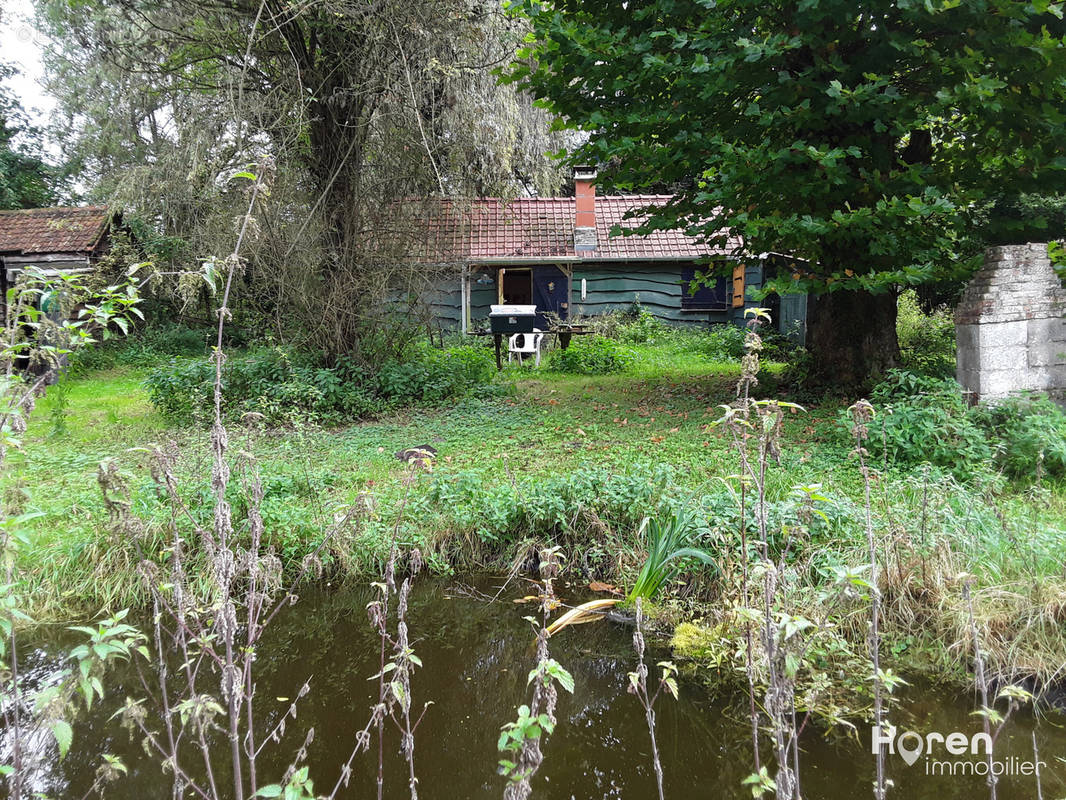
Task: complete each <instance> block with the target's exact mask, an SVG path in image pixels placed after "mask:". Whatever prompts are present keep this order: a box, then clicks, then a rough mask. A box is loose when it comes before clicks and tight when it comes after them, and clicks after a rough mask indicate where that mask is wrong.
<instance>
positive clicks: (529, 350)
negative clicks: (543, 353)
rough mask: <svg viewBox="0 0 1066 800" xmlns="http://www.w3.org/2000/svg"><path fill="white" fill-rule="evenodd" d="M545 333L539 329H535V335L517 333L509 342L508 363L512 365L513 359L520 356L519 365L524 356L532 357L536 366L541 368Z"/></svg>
mask: <svg viewBox="0 0 1066 800" xmlns="http://www.w3.org/2000/svg"><path fill="white" fill-rule="evenodd" d="M543 338H544V333H543V332H542V331H541V330H540V329H539V328H534V329H533V333H516V334H515V335H514V336H512V337H511V338H510V339H508V340H507V363H508V364H510V363H511V357H512V356H514V355H517V356H518V363H519V364H521V363H522V356H524V355H532V356H533V357H534V362H533V363H534V366H537V367H539V366H540V340H541V339H543Z"/></svg>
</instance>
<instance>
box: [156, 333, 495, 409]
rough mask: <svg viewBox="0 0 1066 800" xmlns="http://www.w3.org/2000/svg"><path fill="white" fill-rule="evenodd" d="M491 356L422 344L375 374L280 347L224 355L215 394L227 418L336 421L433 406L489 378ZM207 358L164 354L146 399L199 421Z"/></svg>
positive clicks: (206, 404)
mask: <svg viewBox="0 0 1066 800" xmlns="http://www.w3.org/2000/svg"><path fill="white" fill-rule="evenodd" d="M493 374H494V369H493V363H492V358H491V356H490V354H489V352H488V350H487V349H485V348H477V347H471V346H460V347H450V348H447V349H444V350H436V349H433V348H430V347H428V346H427V347H424V348H422V349H420V350H417V351H416V352H414V353H413V354H412V357H411V358H410V359H408V360H406V361H390V362H387V363H385V364H384V365H383V366H382V367H381V369H380V370H379V371H378V372H377V374H372V373H370V372H369V371H367V370H366V369H364V368H362V367H360V366H358V365H356V364H355V363H354V362H351V361H348V360H341V361H339V362H338V363H337V364H335V365H333V366H324V365H322V364H321V363H319V362H317V361H316V359H315V358H314V357H313V356H311V355H309V354H307V353H301V352H297V351H290V350H286V349H283V348H280V347H274V348H264V349H259V350H252V351H248V352H245V353H241V354H236V355H233V356H230V357H228V358H227V360H226V362H225V365H224V366H223V375H222V392H223V404H224V413H225V414H226V415H227V416H231V417H233V416H238V417H239V416H242V415H244V414H249V413H255V414H261V415H262V416H263V417H264V418H265V420H266V421H268V422H273V423H292V422H296V421H300V420H302V421H306V422H316V423H322V424H338V423H342V422H346V421H352V420H358V419H364V418H368V417H374V416H376V415H378V414H381V413H384V412H386V411H388V410H390V409H393V408H396V407H399V406H403V405H412V404H419V403H437V402H440V401H443V400H446V399H448V398H451V397H457V396H460V395H462V394H464V393H466V392H467V391H468V390H470V389H471V388H473V387H474V386H477V385H480V384H484V383H487V382H489V381H491V380H492V377H493ZM214 378H215V367H214V363H213V362H212V361H210V360H209V359H202V360H196V361H180V360H177V359H172V360H171V361H170V362H169V363H168V364H167V365H166V366H163V367H160V368H157V369H155V370H153V371H152V372H151V373H150V374H149V376H148V378H147V380H146V381H145V384H146V386H147V388H148V397H149V400H150V401H151V402H152V404H153V405H154V406H155V407H156V408H157V409H159V410H160V411H161V412H162V413H163V414H165V415H166V416H168V417H170V418H171V419H182V420H189V419H193V420H195V419H206V418H207V417H208V416H209V415H210V413H211V411H212V408H213V403H214V400H213V397H214Z"/></svg>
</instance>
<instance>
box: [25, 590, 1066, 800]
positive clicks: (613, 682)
mask: <svg viewBox="0 0 1066 800" xmlns="http://www.w3.org/2000/svg"><path fill="white" fill-rule="evenodd" d="M501 585H503V580H502V579H499V580H493V579H482V580H479V581H477V582H476V586H477V589H478V590H480V592H484V593H488V594H495V593H496V591H497V589H498V588H499V586H501ZM462 586H463V585H462V584H458V583H457V582H448V581H424V582H422V583H421V584H419V585H418V586H417V587H416V590H415V592H414V593H413V595H412V602H411V608H410V612H409V616H408V619H409V625H410V629H411V637H412V640H413V641H414V642H415V644H414V648H415V651H416V653H417V654H418V656H419V657H420V658H421V660H422V662H423V664H424V668H423V669H421V670H419V671H418V672H416V674H415V679H414V682H413V686H412V688H413V693H414V707H415V708H416V709H420V708H421V706H422V704H423V703H424V702H425V701H430V700H431V701H432V702H433V705H431V706H429V708H428V710H427V711H426V713H425V717H424V719H423V722H422V724H421V727H420V728H419V729H418V732H417V736H416V764H417V772H418V775H419V782H420V795H421V796H422V797H423V798H427V800H432V799H433V798H441V800H457V799H462V798H471V799H473V798H479V799H480V798H498V797H500V796H501V794H502V789H503V783H504V781H503V779H502V778H501V777H500V776H498V775H497V774H496V769H495V765H496V762H497V759H498V757H499V754H498V753H497V751H496V740H497V737H498V735H499V729H500V726H501V725H503V724H504V723H506V722H508V721H509V720H513V719H514V718H515V715H516V707H517V706H518V705H519V704H521V703H525V702H528V697H529V695H528V691H527V686H526V680H527V676H528V674H529V670H530V669H531V667H532V662H533V655H534V652H533V634H532V630H531V627H530V624H529V623H528V622H526V621H524V620H523V616H524V615H526V614H528V613H530V607H529V606H522V605H516V604H515V603H514V602H513V600H514V599H515V598H517V597H520V596H521V595H523V594H526V593H529V592H530V591H533V590H532V589H531V587H530V586H529V585H528V584H525V583H523V582H521V581H512V582H511V583H510V584H509V585H508V586H507V587H506V589H505V590H504V591H503V592H502V593H501V594H500V598H499V600H498V601H496V602H486V601H485V599H484V597H483V596H482V595H481V594H479V593H478V592H474V593H473V594H472V593H471V592H469V591H467V590H465V589H463V588H462ZM367 600H368V595H366V594H365V593H360V592H352V591H338V592H328V593H327V592H320V593H313V594H308V595H305V596H304V597H303V598H302V599H301V600H300V602H299V603H298V604H297V605H295V606H293V607H291V608H288V609H286V610H285V611H284V612H283V614H282V615H281V616H280V617H279V620H278V621H277V622H276V623H275V625H274V627H273V628H272V630H271V632H270V635H269V640H270V641H269V645H268V646H267V647H265V648H264V656H263V657H262V660H261V662H260V663H259V673H258V689H257V701H256V702H257V707H258V710H259V711H260V712H261V715H262V716H263V722H264V726H265V725H266V724H269V723H271V722H276V720H277V719H279V718H280V716H281V715H282V714H283V713H284V711H285V709H287V708H288V706H289V705H290V703H291V699H292V698H294V697H295V696H296V693H297V692H298V691H299V689H300V687H301V685H303V683H304V682H305V681H308V680H310V686H311V691H310V693H309V694H308V695H307V696H306V697H305V698H303V700H302V701H301V702H300V706H299V716H298V718H297V720H296V721H294V722H290V724H289V725H288V733H287V737H286V739H285V741H284V743H283V745H284V746H280V745H279V746H274V745H271V746H270V747H268V748H267V749H266V750H265V751H264V754H265V755H264V757H263V760H261V762H260V775H261V783H265V782H269V781H273V780H277V779H278V778H279V777H280V775H281V773H282V771H283V770H284V768H285V765H286V764H287V763H288V761H289V758H291V754H292V753H293V752H295V750H296V749H297V748H298V747H299V745H300V744H301V743H302V742H303V740H304V736H305V734H306V732H307V729H308V728H310V727H313V728H314V730H315V736H314V740H313V742H312V743H311V745H310V747H309V749H308V758H307V764H308V766H309V767H310V774H311V776H312V778H313V779H314V780H315V787H316V790H317V791H319V792H322V791H328V789H329V788H330V787H332V786H333V784H334V782H335V781H336V779H337V776H338V774H339V770H340V765H341V764H342V763H343V762H344V761H345V760H346V759H347V757H348V755H349V753H350V751H351V749H352V745H353V737H354V734H355V732H356V731H357V730H359V729H361V728H362V727H363V726H364V725H365V724H366V720H367V718H368V714H369V709H370V707H371V705H372V703H373V701H374V698H375V695H376V682H375V681H372V680H369V678H370V677H371V676H372V675H374V673H376V672H377V669H378V666H377V665H378V648H379V641H378V639H377V638H376V637H375V636H374V635H373V634H372V632H371V630H370V627H369V625H368V623H367V619H366V614H365V610H364V608H365V604H366V602H367ZM59 638H61V637H59V636H58V635H57V636H53V637H49V636H47V635H41V636H39V638H38V640H37V641H36V642H34V643H33V646H32V647H28V648H27V653H26V660H27V663H28V664H29V665H31V668H32V669H33V670H35V671H36V674H37V675H38V676H41V675H45V674H47V672H48V671H49V669H50V668H51V666H50V665H53V664H54V655H53V653H54V652H56V650H55V648H56V642H57V640H58V639H59ZM551 650H552V656H553V657H554V658H555V659H557V660H558V661H559V662H560V663H561V664H562V665H563V666H565V667H566V668H567V669H568V670H570V672H571V673H572V674H573V676H574V679H575V691H574V694H573V696H570V695H567V694H565V693H561V697H560V702H559V708H558V718H559V724H558V726H557V728H556V731H555V733H554V734H553V735H552V736H551V737H550V738H549V739H548V740H547V742H546V744H545V745H544V755H545V760H544V764H543V766H542V768H541V770H540V773H539V774H538V775H537V777H536V779H535V781H534V797H540V798H554V799H556V800H570V798H578V799H579V800H587V799H591V798H596V799H598V798H616V797H617V798H621V797H625V798H653V797H655V795H656V792H655V778H654V773H653V770H652V766H651V760H650V743H649V739H648V731H647V727H646V724H645V720H644V714H643V709H642V708H641V707H640V705H639V703H638V702H637V700H636V699H635V698H634V697H632V696H631V695H629V694H627V692H626V684H627V677H626V675H627V673H628V672H629V671H630V670H632V669H633V667H634V659H635V656H634V654H633V650H632V629H631V628H628V627H626V626H624V625H621V624H617V623H612V622H601V623H596V624H589V625H582V626H580V627H575V628H570V629H567V630H565V631H563V632H561V633H559V634H558V635H557V636H555V637H553V638H552V640H551ZM31 651H32V652H31ZM662 657H664V654H663V653H655V652H651V653H649V661H650V662H651V663H654V661H655V660H658V659H659V658H662ZM127 696H131V697H142V696H144V690H143V689H142V687H141V685H140V682H139V680H138V678H137V676H136V673H135V672H134V671H133V670H125V671H123V670H118V671H116V672H114V673H112V674H111V676H110V679H109V681H108V699H107V701H105V703H103V704H102V705H100V706H96V707H94V711H93V713H92V714H91V715H90V716H89V717H88V718H87V719H85V718H83V719H82V720H81V721H79V723H78V724H77V725H76V726H75V740H74V746H73V748H72V749H71V752H70V753H69V755H68V756H67V758H66V759H65V760H63V761H62V762H61V763H55V764H54V766H53V767H52V771H51V773H50V775H49V777H48V778H47V780H46V783H45V784H42V785H41V786H40V788H41V789H44V790H46V791H48V792H49V793H50V794H51V795H52V796H56V797H63V798H80V797H81V796H82V795H83V794H84V792H85V790H86V788H87V787H88V786H89V785H90V784H91V783H92V780H93V773H94V770H95V769H96V766H97V765H98V764H99V755H100V753H101V752H108V753H112V754H114V755H117V756H120V757H121V758H122V759H123V760H124V761H125V763H126V764H127V765H128V767H129V776H128V777H127V778H125V779H123V780H121V781H119V782H118V783H117V784H115V785H114V786H113V788H111V789H109V791H108V794H109V796H110V797H112V798H130V799H131V800H132V799H133V798H137V799H138V800H140V798H148V797H162V796H164V795H167V794H169V778H168V777H166V776H164V775H163V774H162V772H161V770H160V768H159V766H158V764H157V763H155V762H154V761H153V760H152V759H150V758H148V757H147V756H146V755H145V753H144V750H143V749H142V747H141V742H140V739H139V737H137V736H134V737H132V738H131V737H129V736H128V734H127V733H126V732H125V731H124V730H122V728H121V727H120V725H119V723H118V721H117V720H110V719H109V717H110V716H111V714H112V713H113V712H114V710H115V709H116V708H118V707H119V706H120V705H121V703H122V701H123V699H124V698H125V697H127ZM973 707H974V702H973V698H972V697H971V696H955V695H953V694H951V693H948V692H945V691H944V690H942V689H935V690H934V689H930V688H925V689H916V688H914V687H912V688H911V689H910V690H909V693H908V695H907V696H906V697H905V698H904V700H903V702H902V705H901V707H900V708H899V709H896V710H895V711H894V712H893V721H895V722H896V724H897V725H898V726H899V729H900V731H903V730H913V731H916V732H918V733H920V734H921V735H923V736H924V735H925V734H927V733H930V732H941V733H943V734H945V735H946V734H948V733H950V732H952V731H962V732H965V733H966V734H970V733H976V732H977V731H978V730H979V721H978V720H977V719H976V718H974V717H973V716H971V712H972V710H973ZM657 712H658V739H659V747H660V750H661V754H662V761H663V768H664V771H665V788H666V795H667V797H676V798H682V797H683V798H693V797H707V798H716V799H717V798H738V799H739V798H744V797H751V793H750V790H748V789H747V788H745V787H743V786H742V785H741V781H742V779H743V778H744V777H745V776H747V775H748V774H749V773H750V772H751V771H752V769H751V753H750V738H749V731H748V728H747V719H746V717H745V714H744V710H743V703H741V702H738V701H737V698H733V699H731V700H729V699H726V700H723V699H722V698H716V697H713V696H710V695H709V694H708V693H707V692H706V691H704V690H703V689H701V687H700V686H699V685H698V684H694V683H691V682H682V685H681V698H680V700H679V701H674V700H673V699H671V698H668V697H663V698H661V699H660V700H659V703H658V705H657ZM1062 722H1063V719H1062V718H1061V717H1060V716H1058V715H1052V716H1050V717H1045V718H1043V719H1041V720H1039V721H1035V720H1034V718H1033V716H1032V715H1031V714H1028V713H1023V714H1021V715H1020V716H1018V717H1017V719H1014V718H1012V720H1011V721H1010V723H1009V724H1008V727H1007V729H1006V730H1005V731H1004V733H1003V734H1002V736H1001V737H1000V740H999V741H998V742H997V745H996V758H997V759H999V760H1005V761H1008V766H1010V765H1011V764H1013V767H1014V771H1020V770H1019V762H1020V761H1031V760H1032V758H1033V753H1032V742H1031V738H1030V736H1031V731H1032V730H1034V726H1035V730H1036V732H1037V737H1038V742H1039V744H1040V749H1041V753H1040V755H1041V759H1042V760H1043V761H1045V762H1046V765H1045V766H1044V767H1043V768H1042V771H1043V792H1044V797H1046V798H1058V797H1062V796H1064V795H1066V765H1064V763H1063V760H1062V756H1063V754H1066V733H1064V730H1063V726H1062ZM391 736H392V740H391V743H390V746H389V748H388V757H387V766H386V783H385V795H386V796H387V797H390V798H401V797H406V796H407V792H406V783H405V775H406V767H405V765H404V764H403V763H402V761H401V758H400V756H399V755H398V753H397V743H398V736H397V735H396V732H395V730H392V731H391ZM909 743H910V742H908V744H909ZM218 745H219V747H218V750H217V752H218V754H219V758H220V761H224V758H225V757H224V755H223V753H224V748H223V747H222V745H223V742H222V740H221V737H219V740H218ZM1011 758H1013V759H1017V760H1018V761H1015V762H1010V761H1009V760H1010V759H1011ZM982 759H983V757H982V756H977V757H974V756H969V755H967V756H962V757H956V756H951V755H947V754H946V751H944V750H943V749H940V750H939V751H938V755H937V756H936V758H935V759H934V760H936V761H944V760H947V761H951V762H955V761H959V762H977V761H981V760H982ZM931 765H932V761H927V760H926V758H925V757H924V756H922V757H919V758H918V759H917V760H916V761H915V763H914V764H913V765H911V766H908V765H907V764H906V763H905V762H904V760H903V759H902V758H901V757H900V756H899V755H895V756H889V761H888V770H889V777H890V778H891V779H892V780H893V781H894V787H893V788H892V789H891V790H890V792H889V796H890V797H898V798H908V800H923V799H925V798H929V799H930V800H932V798H936V800H953V799H954V798H959V799H960V800H961V799H962V798H974V797H987V796H988V789H987V787H986V785H985V782H984V778H983V777H979V776H974V775H973V774H971V773H969V772H967V773H966V774H963V772H964V771H966V770H968V769H972V768H971V767H967V766H966V765H965V764H962V763H960V765H959V766H957V767H955V769H956V774H955V775H954V776H951V775H947V776H945V775H930V774H928V773H929V772H930V771H931V770H932V769H933V767H932V766H931ZM354 768H355V769H354V775H353V778H352V782H351V785H350V788H348V789H347V790H346V791H342V792H341V794H340V795H339V796H341V797H372V796H374V782H375V776H376V772H377V756H376V748H375V749H374V752H372V753H371V754H367V755H360V756H358V757H357V759H356V762H355V765H354ZM938 769H940V770H943V769H944V767H943V766H941V767H939V768H938ZM873 770H874V762H873V757H872V756H871V755H870V731H869V727H868V726H859V733H858V734H857V736H856V737H851V738H849V737H847V736H845V735H842V734H840V733H837V734H832V735H828V736H827V735H826V733H825V731H824V730H820V729H818V728H816V727H815V726H813V725H812V726H809V728H808V729H807V731H805V733H804V737H803V739H802V783H803V791H804V796H805V797H807V798H828V799H833V800H835V799H838V798H849V800H850V798H853V797H871V796H872V790H871V788H870V787H871V782H872V779H873ZM998 790H999V797H1000V798H1001V800H1020V799H1021V798H1032V797H1036V783H1035V780H1034V778H1033V777H1031V776H1026V775H1021V774H1018V775H1009V776H1005V777H1003V778H1001V780H1000V783H999V786H998Z"/></svg>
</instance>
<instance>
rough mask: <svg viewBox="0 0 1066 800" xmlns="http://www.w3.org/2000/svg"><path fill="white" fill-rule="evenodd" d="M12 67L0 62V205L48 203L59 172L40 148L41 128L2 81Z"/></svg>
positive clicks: (12, 71) (55, 190)
mask: <svg viewBox="0 0 1066 800" xmlns="http://www.w3.org/2000/svg"><path fill="white" fill-rule="evenodd" d="M15 72H16V71H15V69H14V67H12V66H10V65H9V64H4V63H3V62H0V208H36V207H39V206H48V205H52V204H53V203H54V202H55V201H56V198H57V196H58V189H59V188H61V184H62V180H61V173H60V171H59V170H57V169H56V168H55V167H53V166H51V165H50V164H48V163H47V162H46V161H45V160H44V157H43V154H42V152H41V131H40V130H39V129H38V128H36V127H35V126H33V125H31V124H30V122H29V119H28V117H27V115H26V112H25V110H24V109H23V108H22V105H21V104H20V103H19V100H18V98H17V97H15V95H14V93H13V92H12V91H11V90H10V89H9V88H8V87H7V86H4V85H3V82H4V81H6V80H8V79H10V78H11V77H12V76H13V75H14V74H15Z"/></svg>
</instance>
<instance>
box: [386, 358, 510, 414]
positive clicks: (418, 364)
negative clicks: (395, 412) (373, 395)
mask: <svg viewBox="0 0 1066 800" xmlns="http://www.w3.org/2000/svg"><path fill="white" fill-rule="evenodd" d="M494 372H495V364H494V363H493V360H492V356H491V355H490V353H489V351H488V349H487V348H484V347H476V346H471V345H462V346H459V347H449V348H447V349H446V350H433V349H427V350H424V351H423V352H422V353H420V354H419V355H418V356H417V357H416V358H415V359H413V360H410V361H390V362H388V363H386V364H385V365H384V366H382V368H381V370H380V371H379V372H378V376H377V383H378V393H379V394H380V395H381V396H382V397H383V398H385V399H387V400H392V401H396V402H398V403H401V404H411V403H423V402H425V403H436V402H440V401H441V400H445V399H447V398H449V397H457V396H459V395H462V394H465V393H466V391H467V390H469V389H472V388H473V387H475V386H478V385H480V384H483V383H488V382H489V381H491V380H492V377H493V373H494Z"/></svg>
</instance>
